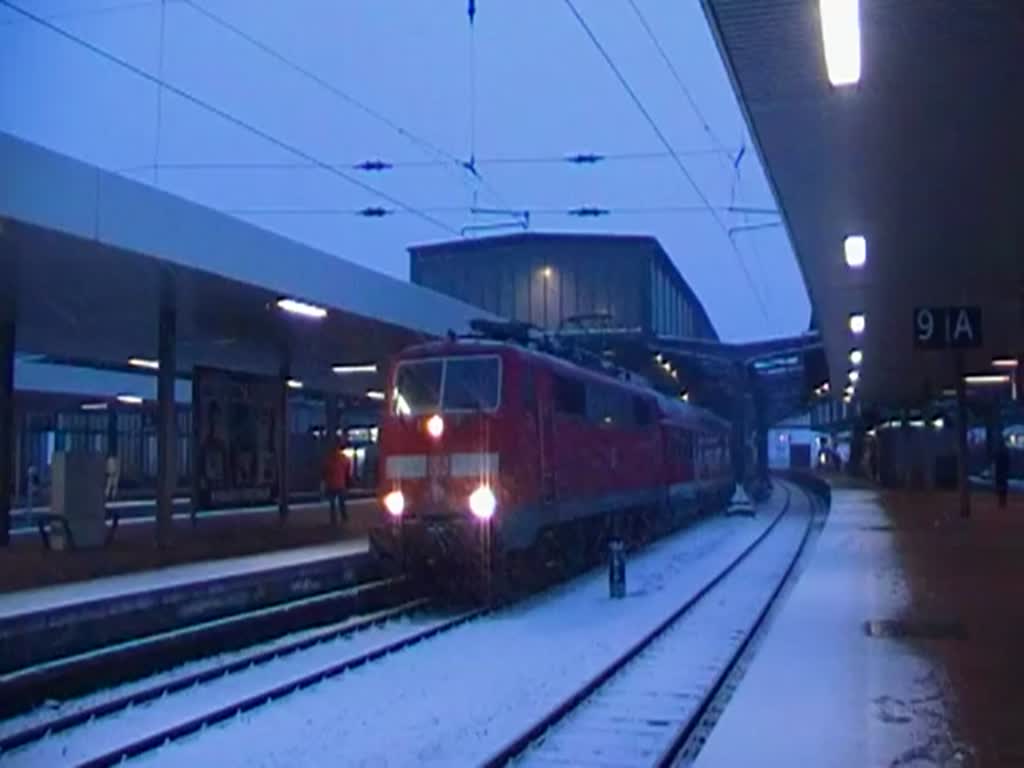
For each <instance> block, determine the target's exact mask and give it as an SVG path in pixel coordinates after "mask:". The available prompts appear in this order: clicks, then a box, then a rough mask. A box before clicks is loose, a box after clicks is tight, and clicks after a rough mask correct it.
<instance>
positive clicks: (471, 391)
mask: <svg viewBox="0 0 1024 768" xmlns="http://www.w3.org/2000/svg"><path fill="white" fill-rule="evenodd" d="M445 365H446V366H447V368H446V370H445V374H444V403H443V407H444V410H447V411H490V410H494V409H495V408H497V407H498V393H499V389H500V387H499V378H500V367H499V365H498V358H497V357H462V358H453V359H450V360H446V361H445Z"/></svg>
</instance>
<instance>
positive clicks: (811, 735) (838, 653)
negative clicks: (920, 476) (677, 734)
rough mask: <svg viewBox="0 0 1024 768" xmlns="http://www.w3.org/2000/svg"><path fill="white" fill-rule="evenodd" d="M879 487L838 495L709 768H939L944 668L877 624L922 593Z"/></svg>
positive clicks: (704, 766)
mask: <svg viewBox="0 0 1024 768" xmlns="http://www.w3.org/2000/svg"><path fill="white" fill-rule="evenodd" d="M886 523H887V520H886V519H885V515H884V512H883V511H882V510H881V508H880V507H879V506H878V504H877V501H876V496H875V494H874V492H872V491H846V490H838V491H834V492H833V494H832V510H831V512H830V514H829V518H828V522H827V524H826V526H825V529H824V531H823V532H822V534H821V537H820V538H819V540H818V542H817V544H816V547H815V549H814V550H813V555H812V557H811V559H810V560H809V561H808V562H807V564H806V568H805V570H804V571H803V574H802V575H801V577H800V579H799V581H798V582H797V583H796V586H795V588H794V589H793V591H792V592H791V594H790V595H789V598H788V599H787V601H786V603H785V604H784V607H783V609H782V610H781V612H780V613H778V614H777V615H776V617H775V618H774V620H773V622H772V624H771V626H770V628H769V630H768V634H767V635H766V636H765V638H764V641H763V643H762V645H761V647H760V648H759V649H758V651H757V654H756V655H755V657H754V660H753V662H752V664H751V666H750V668H749V669H748V671H747V674H746V675H745V677H744V678H743V680H742V681H741V682H740V685H739V688H738V690H737V692H736V694H735V695H734V696H733V698H732V700H731V701H730V702H729V703H728V705H727V706H726V708H725V712H724V714H723V716H722V718H721V720H720V721H719V722H718V724H717V725H716V726H715V728H714V730H713V731H712V732H711V737H710V739H709V740H708V742H707V745H706V746H705V747H704V750H703V751H702V752H701V753H700V754H699V755H698V758H697V762H696V764H697V766H698V768H718V766H729V767H730V768H731V767H732V766H742V765H757V766H764V767H765V768H769V767H770V766H779V767H780V768H791V766H803V765H807V766H811V765H813V766H816V767H817V768H829V767H831V766H836V767H839V766H842V767H843V768H847V767H848V768H871V767H873V766H901V767H905V768H916V766H925V765H928V766H931V765H935V764H936V762H935V761H934V760H933V759H931V758H930V757H929V756H928V745H930V744H933V743H935V740H936V739H943V738H945V739H947V741H948V736H949V735H948V732H946V730H945V723H946V722H947V718H946V713H944V712H942V711H941V710H942V706H941V701H940V697H939V694H940V692H941V688H940V686H941V685H942V677H941V676H942V674H943V673H942V671H941V669H940V668H938V667H937V666H934V665H933V664H932V663H930V662H929V661H928V659H926V658H924V657H923V656H921V655H919V654H918V653H916V652H915V651H913V650H912V649H911V648H910V646H909V645H907V644H905V643H903V642H900V641H897V640H892V639H884V638H877V637H869V636H868V635H867V634H866V633H865V622H866V621H869V620H874V619H891V618H898V617H900V616H901V615H903V613H904V611H905V609H906V608H907V607H908V603H909V599H910V597H909V596H910V592H909V589H908V587H907V584H906V581H905V579H904V576H903V574H902V571H901V568H900V565H899V562H898V560H897V557H896V552H895V548H894V543H893V536H892V533H891V532H889V531H888V530H886V526H885V524H886Z"/></svg>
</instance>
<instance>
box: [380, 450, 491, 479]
mask: <svg viewBox="0 0 1024 768" xmlns="http://www.w3.org/2000/svg"><path fill="white" fill-rule="evenodd" d="M440 458H442V459H445V460H444V461H439V462H437V465H438V466H442V467H443V466H447V472H446V473H445V474H447V475H448V476H449V477H496V476H497V474H498V466H499V460H498V454H497V453H480V452H475V453H453V454H451V455H445V456H442V457H440ZM384 471H385V474H386V476H387V479H388V480H417V479H422V478H424V477H426V476H427V455H426V454H424V453H407V454H396V455H394V456H388V458H387V463H386V464H385V468H384Z"/></svg>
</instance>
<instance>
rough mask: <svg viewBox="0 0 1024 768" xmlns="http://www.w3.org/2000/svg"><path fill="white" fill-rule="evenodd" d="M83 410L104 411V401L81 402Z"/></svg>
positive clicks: (105, 407) (105, 408)
mask: <svg viewBox="0 0 1024 768" xmlns="http://www.w3.org/2000/svg"><path fill="white" fill-rule="evenodd" d="M82 410H83V411H105V410H107V404H106V403H82Z"/></svg>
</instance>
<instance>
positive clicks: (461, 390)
mask: <svg viewBox="0 0 1024 768" xmlns="http://www.w3.org/2000/svg"><path fill="white" fill-rule="evenodd" d="M393 394H394V397H393V407H392V410H393V411H394V413H395V414H397V415H399V416H409V415H412V414H418V413H427V412H431V411H493V410H494V409H495V408H497V407H498V402H499V400H500V397H501V364H500V360H499V359H498V357H497V355H487V356H483V355H481V356H467V357H453V358H438V359H430V360H409V361H406V362H402V363H399V365H398V368H397V369H396V370H395V390H394V393H393Z"/></svg>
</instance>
